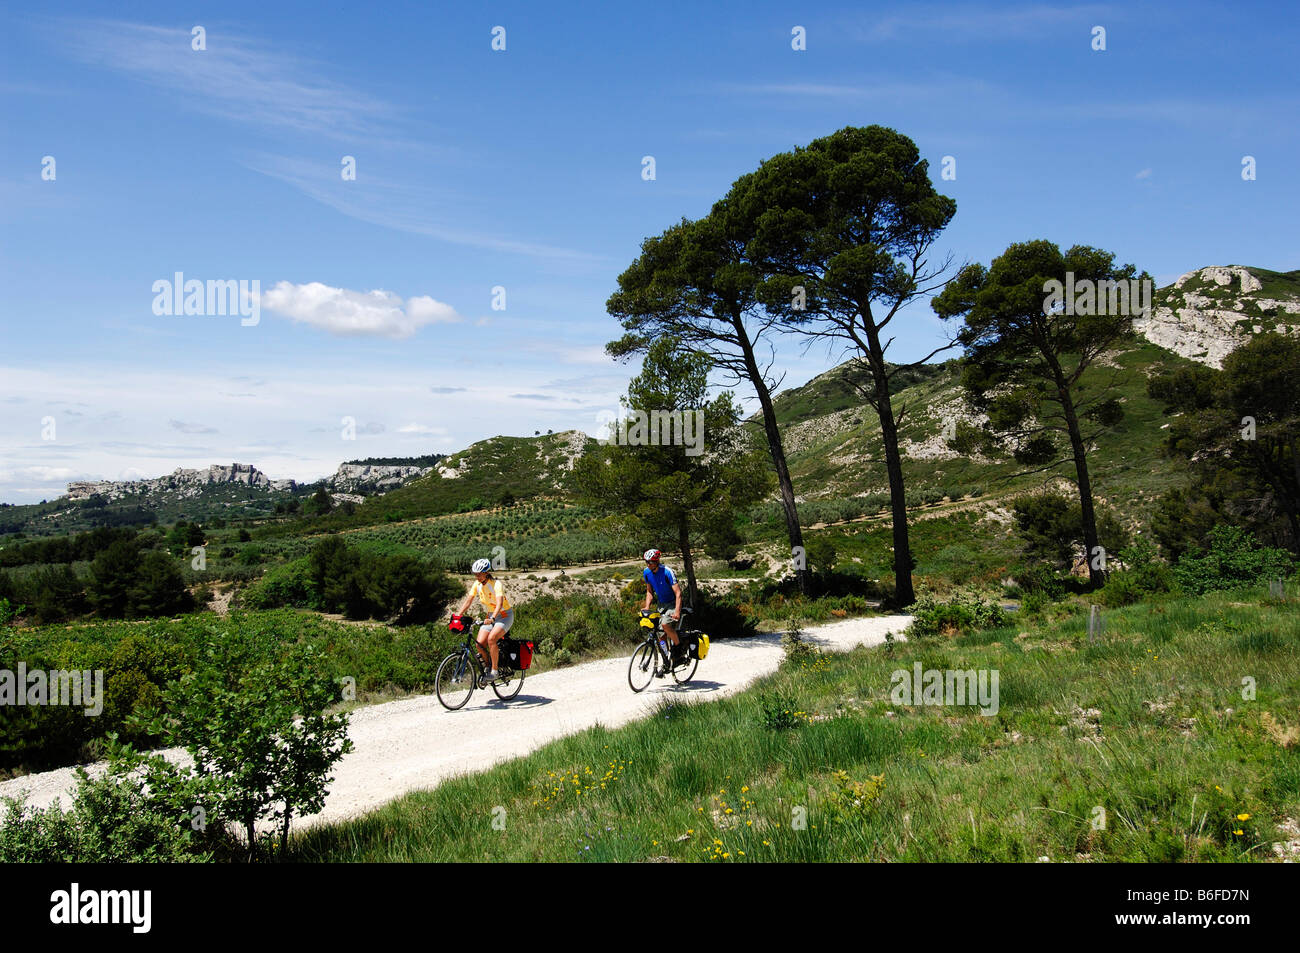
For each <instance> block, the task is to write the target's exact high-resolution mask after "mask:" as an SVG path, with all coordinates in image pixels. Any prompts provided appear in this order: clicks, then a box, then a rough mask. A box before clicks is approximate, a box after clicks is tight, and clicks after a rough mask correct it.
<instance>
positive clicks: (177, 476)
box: [68, 463, 297, 503]
mask: <svg viewBox="0 0 1300 953" xmlns="http://www.w3.org/2000/svg"><path fill="white" fill-rule="evenodd" d="M227 483H240V484H243V485H244V486H248V487H255V488H258V489H265V490H293V489H294V488H295V487H296V486H297V484H296V483H295V482H294V481H293V480H272V479H270V478H269V477H268V476H267V475H266V474H265V473H263V472H262V471H261V470H259V469H257V467H255V466H253V465H252V464H248V463H232V464H230V465H229V466H225V465H223V464H217V463H214V464H212V466H210V467H208V468H207V469H206V470H187V469H183V468H178V469H176V470H173V471H172V472H171V473H169V474H168V475H167V476H160V477H154V478H152V479H146V480H98V481H94V482H89V481H78V482H75V483H69V484H68V497H69V498H70V499H72V500H88V499H90V498H91V497H92V496H95V495H96V494H98V495H99V496H101V497H103V498H104V499H105V500H106V501H108V502H112V503H115V502H117V501H119V500H122V499H124V498H126V497H153V496H159V495H166V496H170V497H173V498H175V499H187V498H191V497H195V496H198V495H199V494H200V493H201V492H202V491H203V489H204V487H208V486H212V485H213V484H227Z"/></svg>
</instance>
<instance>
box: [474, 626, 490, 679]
mask: <svg viewBox="0 0 1300 953" xmlns="http://www.w3.org/2000/svg"><path fill="white" fill-rule="evenodd" d="M491 631H492V626H490V625H484V626H482V627H480V628H479V630H478V641H477V643H476V645H475V647H476V648H477V649H478V657H479V658H480V659H482V660H483V667H484V668H491V667H492V666H491V665H490V664H489V663H490V661H491V659H490V658H489V657H488V638H489V633H491Z"/></svg>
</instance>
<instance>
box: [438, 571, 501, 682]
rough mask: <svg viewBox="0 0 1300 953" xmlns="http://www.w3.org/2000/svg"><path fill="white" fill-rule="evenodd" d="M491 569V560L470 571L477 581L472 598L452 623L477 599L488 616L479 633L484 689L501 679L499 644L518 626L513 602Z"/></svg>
mask: <svg viewBox="0 0 1300 953" xmlns="http://www.w3.org/2000/svg"><path fill="white" fill-rule="evenodd" d="M491 569H492V563H491V561H490V560H487V559H478V560H475V562H474V565H473V566H471V567H470V571H471V572H472V573H474V578H475V579H476V580H477V581H476V582H475V583H474V585H473V587H472V588H471V589H470V591H469V595H467V596H466V597H465V602H464V603H463V604H462V605H461V607H460V612H458V613H456V614H455V615H453V616H452V618H453V619H459V618H460V617H461V616H462V615H464V614H465V610H466V609H468V608H469V606H470V603H471V602H473V601H474V599H475V597H477V598H478V600H479V602H481V603H482V604H483V609H484V611H485V612H486V613H487V618H485V619H484V620H483V625H482V626H481V627H480V628H479V630H478V640H477V644H478V654H479V658H481V659H482V660H483V666H484V667H485V668H487V669H488V672H487V673H486V674H484V676H483V685H481V686H480V687H484V686H486V685H487V684H488V683H490V682H493V681H495V680H496V679H497V677H498V676H499V674H500V673H499V672H498V671H497V662H498V661H499V659H500V651H501V650H500V648H499V647H498V643H499V642H500V641H501V640H502V639H503V638H505V635H506V633H507V632H509V631H510V627H511V626H512V625H514V624H515V610H514V609H513V608H512V607H511V605H510V600H509V599H507V598H506V593H505V587H504V586H503V585H502V584H501V580H500V579H495V578H493V576H492V572H491Z"/></svg>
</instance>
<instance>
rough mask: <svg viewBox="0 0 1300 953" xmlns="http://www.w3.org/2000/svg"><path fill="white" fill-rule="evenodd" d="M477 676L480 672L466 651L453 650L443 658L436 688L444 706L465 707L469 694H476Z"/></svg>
mask: <svg viewBox="0 0 1300 953" xmlns="http://www.w3.org/2000/svg"><path fill="white" fill-rule="evenodd" d="M477 677H478V672H477V671H476V670H475V668H474V666H473V665H472V664H470V660H469V656H468V655H466V654H465V653H464V652H452V653H451V654H450V655H448V656H447V657H446V658H445V659H443V660H442V664H441V665H439V666H438V675H437V677H436V678H435V679H434V690H435V691H436V692H437V693H438V701H440V702H442V707H444V708H446V709H447V710H448V711H455V710H456V709H458V708H464V707H465V703H466V702H467V701H469V696H471V695H473V694H474V680H475V679H476V678H477Z"/></svg>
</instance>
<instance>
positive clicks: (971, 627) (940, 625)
mask: <svg viewBox="0 0 1300 953" xmlns="http://www.w3.org/2000/svg"><path fill="white" fill-rule="evenodd" d="M912 615H913V620H912V626H911V628H910V629H909V630H908V631H909V632H910V633H912V634H914V635H917V636H922V637H924V636H931V635H949V636H955V635H965V634H967V633H970V632H977V631H979V630H981V629H996V628H999V627H1001V626H1003V625H1006V614H1005V613H1004V612H1003V611H1002V607H1001V606H1000V605H998V604H997V603H996V602H990V601H988V600H985V599H979V598H966V599H962V598H958V599H954V600H952V601H950V602H938V601H936V600H935V598H934V597H933V596H922V597H921V598H920V599H918V600H917V601H916V604H915V605H914V606H913V607H912Z"/></svg>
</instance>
